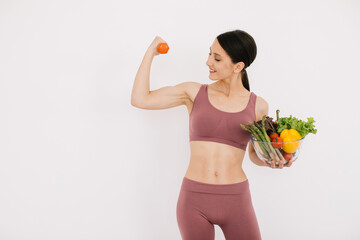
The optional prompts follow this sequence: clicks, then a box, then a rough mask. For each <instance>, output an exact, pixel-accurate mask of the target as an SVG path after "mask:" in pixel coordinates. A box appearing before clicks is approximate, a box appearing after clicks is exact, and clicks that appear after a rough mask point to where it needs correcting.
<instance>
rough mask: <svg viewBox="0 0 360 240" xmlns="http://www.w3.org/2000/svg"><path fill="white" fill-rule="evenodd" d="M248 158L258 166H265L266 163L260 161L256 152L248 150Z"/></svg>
mask: <svg viewBox="0 0 360 240" xmlns="http://www.w3.org/2000/svg"><path fill="white" fill-rule="evenodd" d="M249 158H250V160H251V161H252V162H253V163H254V164H256V165H258V166H261V167H264V166H266V163H265V162H264V161H262V160H261V159H260V158H259V157H258V156H257V155H256V152H250V155H249Z"/></svg>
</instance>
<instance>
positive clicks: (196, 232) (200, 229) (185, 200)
mask: <svg viewBox="0 0 360 240" xmlns="http://www.w3.org/2000/svg"><path fill="white" fill-rule="evenodd" d="M200 201H203V198H202V196H201V195H199V193H193V192H188V191H182V190H181V191H180V194H179V198H178V202H177V206H176V217H177V223H178V226H179V230H180V233H181V237H182V240H214V239H215V229H214V225H213V224H212V222H211V221H210V220H209V218H208V217H207V216H206V215H205V214H206V213H205V212H204V209H201V208H200V207H199V203H200Z"/></svg>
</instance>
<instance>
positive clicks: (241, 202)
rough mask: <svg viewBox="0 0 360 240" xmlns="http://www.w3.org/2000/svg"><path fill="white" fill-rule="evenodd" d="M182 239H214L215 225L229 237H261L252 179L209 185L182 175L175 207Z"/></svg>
mask: <svg viewBox="0 0 360 240" xmlns="http://www.w3.org/2000/svg"><path fill="white" fill-rule="evenodd" d="M176 217H177V223H178V226H179V230H180V233H181V237H182V239H183V240H214V239H215V229H214V224H216V225H218V226H219V227H220V228H221V230H222V231H223V233H224V236H225V238H226V240H259V239H261V235H260V229H259V225H258V222H257V218H256V215H255V211H254V208H253V205H252V200H251V195H250V189H249V181H248V180H245V181H243V182H239V183H233V184H208V183H202V182H198V181H194V180H192V179H189V178H186V177H184V178H183V182H182V185H181V189H180V194H179V198H178V202H177V206H176Z"/></svg>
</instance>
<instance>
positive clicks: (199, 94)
mask: <svg viewBox="0 0 360 240" xmlns="http://www.w3.org/2000/svg"><path fill="white" fill-rule="evenodd" d="M161 42H165V41H164V40H163V39H161V38H160V37H158V36H156V37H155V39H154V40H153V42H152V43H151V45H150V46H149V48H148V50H147V51H146V53H145V56H144V58H143V61H142V63H141V65H140V68H139V70H138V72H137V74H136V77H135V81H134V85H133V89H132V96H131V104H132V105H133V106H135V107H138V108H143V109H165V108H171V107H176V106H179V105H185V106H186V107H187V109H188V112H189V129H190V133H189V136H190V148H191V156H190V163H189V167H188V169H187V172H186V174H185V176H184V178H183V181H182V185H181V189H180V194H179V198H178V202H177V209H176V216H177V222H178V226H179V230H180V233H181V236H182V239H183V240H210V239H211V240H213V239H214V237H215V231H214V224H217V225H218V226H219V227H220V228H221V229H222V231H223V233H224V235H225V238H226V239H227V240H235V239H236V240H239V239H245V240H255V239H256V240H258V239H261V234H260V229H259V225H258V222H257V218H256V215H255V211H254V208H253V205H252V200H251V194H250V189H249V182H248V179H247V177H246V175H245V173H244V171H243V169H242V162H243V159H244V155H245V151H246V147H247V145H248V142H249V140H250V136H251V134H250V133H249V132H247V131H245V130H243V129H242V128H241V127H240V124H246V123H247V122H248V121H255V120H256V121H258V120H261V118H262V116H263V115H268V103H267V102H266V101H265V100H264V99H263V98H262V97H260V96H256V95H255V93H253V92H250V87H249V82H248V77H247V73H246V68H247V67H249V66H250V64H251V63H252V62H253V61H254V59H255V57H256V52H257V48H256V44H255V41H254V39H253V38H252V37H251V36H250V35H249V34H248V33H247V32H245V31H241V30H234V31H229V32H225V33H222V34H220V35H219V36H217V37H216V38H215V40H214V42H213V43H212V45H211V46H210V49H209V50H210V52H209V57H208V60H207V62H206V65H207V66H208V67H209V79H210V80H212V81H214V83H211V84H201V83H198V82H183V83H180V84H178V85H175V86H166V87H162V88H160V89H157V90H153V91H150V90H149V77H150V67H151V63H152V60H153V58H154V56H156V55H159V52H158V51H157V45H158V44H159V43H161ZM248 149H249V158H250V160H251V161H252V162H254V163H255V164H256V165H258V166H269V167H271V168H280V169H281V168H283V167H284V166H286V167H290V166H291V164H292V160H290V161H289V163H287V164H286V165H284V164H283V162H280V163H279V166H276V165H275V161H272V163H271V164H270V165H269V164H268V163H266V162H265V161H262V160H260V159H259V158H258V157H257V155H256V153H255V150H254V148H253V146H252V144H251V143H250V144H249V148H248Z"/></svg>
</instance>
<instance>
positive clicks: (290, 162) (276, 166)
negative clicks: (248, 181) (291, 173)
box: [270, 160, 293, 169]
mask: <svg viewBox="0 0 360 240" xmlns="http://www.w3.org/2000/svg"><path fill="white" fill-rule="evenodd" d="M292 163H293V161H292V160H290V161H289V162H287V163H286V164H284V161H283V160H280V161H279V165H276V164H275V160H272V161H271V164H270V167H271V168H276V169H283V168H284V166H285V167H290V166H291V164H292Z"/></svg>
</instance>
